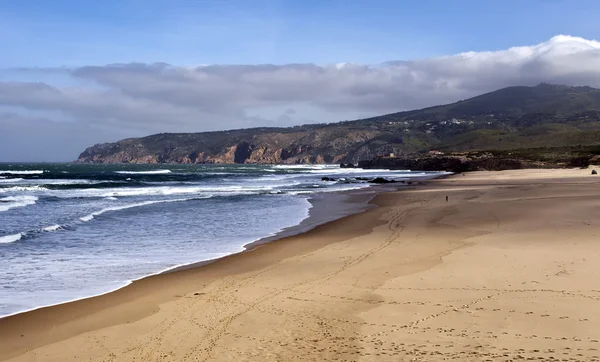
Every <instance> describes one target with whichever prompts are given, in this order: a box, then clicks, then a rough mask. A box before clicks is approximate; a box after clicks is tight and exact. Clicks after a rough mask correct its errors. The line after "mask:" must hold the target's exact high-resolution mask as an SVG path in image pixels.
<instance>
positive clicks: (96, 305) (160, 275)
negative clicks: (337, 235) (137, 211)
mask: <svg viewBox="0 0 600 362" xmlns="http://www.w3.org/2000/svg"><path fill="white" fill-rule="evenodd" d="M448 176H449V175H443V176H440V177H439V178H444V177H448ZM432 179H435V178H432V177H429V176H425V177H424V179H420V180H415V181H414V182H413V184H412V185H411V186H407V185H406V184H387V185H374V186H370V187H367V188H365V189H357V190H346V191H340V192H330V193H324V194H336V193H337V194H338V195H339V194H346V193H356V192H357V191H364V190H369V189H374V190H372V191H371V192H369V193H367V192H363V195H358V196H357V195H341V197H347V198H352V197H355V198H356V197H358V198H363V201H364V204H363V206H364V207H363V208H360V207H358V206H356V207H357V208H358V210H359V211H357V212H356V213H350V214H346V215H344V216H341V217H339V218H335V219H332V220H330V221H326V222H323V223H315V221H313V222H311V223H310V224H312V225H310V224H309V225H306V224H305V225H302V223H301V224H299V225H296V226H292V227H290V228H287V229H284V230H282V231H280V232H279V233H277V234H276V235H274V236H271V237H266V238H262V239H259V240H257V241H255V242H251V243H247V244H245V245H244V250H242V251H240V252H237V253H232V254H228V255H225V256H222V257H219V258H215V259H211V260H206V261H199V262H197V263H191V264H186V265H182V266H176V267H173V268H169V269H167V270H163V271H160V272H157V273H155V274H151V275H147V276H144V277H141V278H139V279H136V280H133V281H130V282H129V283H128V284H127V285H125V286H123V287H120V288H118V289H115V290H112V291H108V292H106V293H102V294H98V295H94V296H90V297H85V298H80V299H76V300H73V301H68V302H64V303H59V304H53V305H48V306H44V307H39V308H35V309H31V310H27V311H23V312H17V313H15V314H11V315H8V316H3V317H0V340H7V341H12V342H14V343H7V344H6V347H8V345H12V346H14V347H13V348H9V351H7V350H5V349H4V348H2V347H3V346H2V345H0V360H4V359H5V358H12V357H15V356H18V355H20V354H22V353H23V352H25V350H29V349H30V348H27V349H24V348H23V343H19V342H22V341H23V338H17V337H18V334H15V333H14V331H15V330H21V329H22V328H20V327H22V326H23V325H30V324H33V325H34V326H35V327H34V328H32V329H31V328H26V329H27V330H28V332H29V333H31V332H35V335H34V336H35V337H34V338H33V340H39V339H43V338H42V336H44V337H46V338H48V337H47V335H48V333H49V332H50V331H54V330H55V325H57V324H63V325H65V324H69V323H71V322H72V321H74V320H81V319H86V316H89V315H90V314H96V313H103V312H107V311H109V310H110V309H111V308H112V307H115V306H126V308H125V309H126V310H127V311H128V313H127V314H128V315H129V316H130V318H126V319H127V321H126V323H131V322H133V321H138V320H141V319H142V318H144V317H147V316H149V315H152V314H154V313H156V312H157V311H158V310H159V305H160V304H162V303H164V302H167V301H168V300H169V299H172V298H167V299H166V300H161V302H156V303H153V304H154V306H153V307H152V308H150V309H146V310H140V309H137V308H135V309H130V308H129V306H128V305H127V304H130V303H132V302H133V301H134V300H135V299H137V298H143V297H144V296H143V294H145V293H144V290H145V289H146V287H148V286H149V285H150V284H153V283H158V284H162V279H171V278H177V279H180V278H181V279H182V278H189V277H190V276H191V275H193V274H194V273H203V272H205V271H209V269H210V268H211V267H213V268H217V265H218V264H220V263H221V264H223V263H230V262H232V261H233V262H234V261H235V259H239V258H246V257H247V258H252V257H253V256H254V255H253V254H256V252H262V251H265V250H267V249H269V248H272V249H275V248H280V246H281V244H287V243H288V242H290V243H292V242H294V241H295V239H297V238H307V237H310V234H311V233H314V232H318V231H319V229H320V228H328V229H331V228H335V227H336V224H337V223H340V222H343V221H344V220H346V219H348V218H352V217H355V216H358V215H361V214H364V213H365V212H368V211H373V210H376V209H377V208H378V207H379V204H378V202H377V198H378V197H381V196H382V195H385V194H387V193H394V192H396V191H398V189H400V190H402V189H408V188H414V187H416V185H419V184H421V183H422V182H424V181H430V180H432ZM368 194H372V195H368ZM326 196H329V195H326ZM326 199H327V197H323V198H321V199H320V200H321V201H322V200H326ZM317 203H320V202H317ZM311 209H312V208H311ZM309 218H310V216H309V217H308V218H307V219H305V220H308V219H309ZM376 224H377V223H374V225H376ZM301 225H302V227H308V229H306V230H304V231H298V232H294V229H295V228H301ZM289 229H292V230H289ZM297 230H302V229H296V231H297ZM286 233H289V234H286ZM278 236H280V237H278ZM269 238H273V239H272V240H271V239H269ZM265 239H269V240H268V241H264V240H265ZM333 242H335V240H331V241H327V242H325V243H324V244H323V243H319V247H321V246H322V245H328V244H331V243H333ZM307 247H308V248H313V247H314V246H313V245H308V246H307ZM252 264H254V263H252ZM251 269H254V268H251ZM228 274H229V272H227V273H225V274H224V275H223V276H225V275H228ZM180 282H181V281H180ZM122 296H124V297H125V300H124V301H123V300H122ZM73 309H76V310H78V311H79V313H76V314H69V311H72V310H73ZM49 315H51V316H52V318H48V316H49ZM102 319H103V318H92V320H93V322H94V325H93V326H91V327H89V328H84V331H87V330H95V329H97V328H106V327H110V326H113V325H115V324H114V323H106V322H105V321H103V320H102ZM39 321H44V323H43V326H40V325H38V322H39ZM117 324H120V323H117ZM84 331H81V330H79V329H78V333H79V332H84ZM78 333H67V334H65V335H55V336H54V337H51V338H50V342H46V343H35V342H34V346H35V347H41V346H43V345H47V344H49V343H55V342H59V341H62V340H65V339H67V338H70V337H72V336H74V335H76V334H78ZM20 336H21V337H24V336H25V333H23V334H20ZM25 344H26V345H29V343H25ZM6 347H5V348H6ZM10 350H12V351H10Z"/></svg>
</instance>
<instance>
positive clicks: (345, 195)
mask: <svg viewBox="0 0 600 362" xmlns="http://www.w3.org/2000/svg"><path fill="white" fill-rule="evenodd" d="M438 177H444V176H438ZM433 178H436V177H429V176H424V177H423V176H421V177H415V178H414V185H417V184H418V183H419V182H421V181H424V180H429V179H433ZM407 187H409V186H408V185H406V184H384V185H370V186H367V187H364V188H358V189H351V190H342V191H333V192H321V193H315V194H311V195H309V197H308V200H307V201H308V202H309V203H310V204H311V207H310V208H309V210H308V216H307V217H306V218H305V219H304V220H302V221H301V222H300V223H299V224H297V225H293V226H290V227H287V228H284V229H282V230H279V231H278V232H276V233H274V234H273V235H269V236H265V237H262V238H259V239H257V240H254V241H251V242H248V243H245V244H243V245H241V248H242V250H240V251H237V252H232V253H228V254H226V255H223V256H219V257H215V258H212V259H206V260H199V261H196V262H191V263H184V264H181V265H175V266H172V267H168V268H165V269H162V270H159V271H157V272H154V273H150V274H147V275H143V276H141V277H139V278H136V279H132V280H128V281H124V282H123V285H122V286H120V287H117V288H115V289H111V290H108V291H105V292H102V293H98V294H92V295H89V296H85V297H81V298H76V299H72V300H67V301H64V302H60V303H54V304H48V305H42V306H39V307H34V308H31V309H26V310H22V311H18V312H14V313H11V314H7V315H0V324H1V323H2V321H3V320H4V319H6V318H11V317H16V316H19V315H22V314H26V313H30V312H35V311H38V310H41V309H46V308H53V307H56V306H61V305H66V304H71V303H76V302H80V301H85V300H89V299H93V298H97V297H102V296H105V295H108V294H110V293H114V292H117V291H119V290H121V289H124V288H127V287H129V286H131V285H132V284H134V283H136V282H138V281H141V280H144V279H146V278H152V277H155V276H158V275H162V274H170V273H175V272H179V271H184V270H188V269H195V268H200V267H203V266H205V265H209V264H212V263H214V262H216V261H219V260H221V259H223V258H227V257H229V256H232V255H236V254H241V253H246V252H249V251H251V250H253V249H255V248H257V247H259V246H261V245H263V244H267V243H271V242H275V241H279V240H281V239H285V238H288V237H293V236H296V235H299V234H303V233H306V232H308V231H310V230H312V229H314V228H316V227H318V226H320V225H323V224H326V223H329V222H332V221H335V220H339V219H342V218H344V217H347V216H350V215H354V214H359V213H362V212H364V211H367V210H369V209H371V208H374V207H377V206H376V205H373V204H371V203H370V201H371V200H373V198H375V197H376V196H377V195H379V194H381V193H385V192H393V191H397V190H399V189H402V188H407ZM332 200H333V201H334V205H333V206H332V205H330V202H331V201H332ZM332 212H333V214H332ZM315 213H318V215H315ZM326 214H327V216H326ZM332 215H333V217H332Z"/></svg>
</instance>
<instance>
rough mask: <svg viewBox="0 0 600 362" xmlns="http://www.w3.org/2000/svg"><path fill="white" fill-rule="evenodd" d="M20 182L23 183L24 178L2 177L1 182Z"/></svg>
mask: <svg viewBox="0 0 600 362" xmlns="http://www.w3.org/2000/svg"><path fill="white" fill-rule="evenodd" d="M19 181H23V179H22V178H5V177H0V182H3V183H13V182H19Z"/></svg>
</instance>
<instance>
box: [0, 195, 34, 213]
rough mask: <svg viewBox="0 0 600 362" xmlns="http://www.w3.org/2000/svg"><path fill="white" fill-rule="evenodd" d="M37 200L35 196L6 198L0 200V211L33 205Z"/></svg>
mask: <svg viewBox="0 0 600 362" xmlns="http://www.w3.org/2000/svg"><path fill="white" fill-rule="evenodd" d="M37 200H38V198H37V197H35V196H8V197H4V198H1V199H0V211H8V210H10V209H14V208H17V207H25V206H29V205H34V204H35V202H36V201H37Z"/></svg>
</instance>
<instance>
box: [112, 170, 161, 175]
mask: <svg viewBox="0 0 600 362" xmlns="http://www.w3.org/2000/svg"><path fill="white" fill-rule="evenodd" d="M115 173H120V174H126V175H160V174H165V173H171V170H154V171H115Z"/></svg>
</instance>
